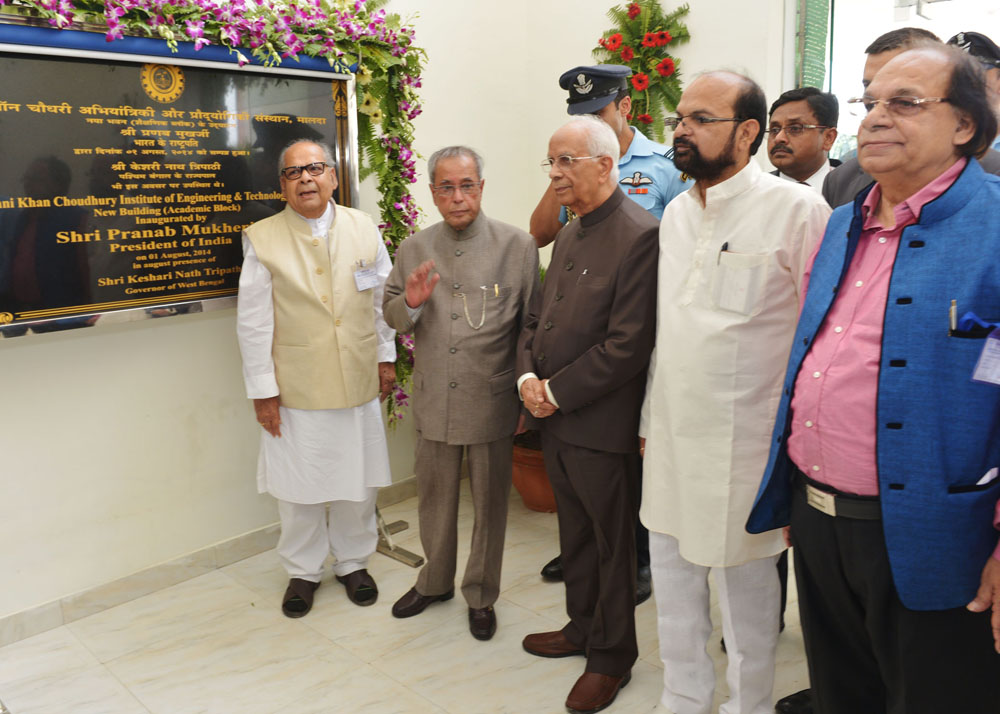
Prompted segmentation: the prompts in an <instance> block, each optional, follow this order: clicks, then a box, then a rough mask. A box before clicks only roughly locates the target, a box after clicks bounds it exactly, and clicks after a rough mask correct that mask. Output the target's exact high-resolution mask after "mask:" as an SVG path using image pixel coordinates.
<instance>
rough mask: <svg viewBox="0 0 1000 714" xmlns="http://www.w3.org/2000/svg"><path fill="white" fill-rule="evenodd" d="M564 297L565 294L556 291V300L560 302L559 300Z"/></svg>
mask: <svg viewBox="0 0 1000 714" xmlns="http://www.w3.org/2000/svg"><path fill="white" fill-rule="evenodd" d="M562 299H563V294H562V293H556V302H558V301H559V300H562Z"/></svg>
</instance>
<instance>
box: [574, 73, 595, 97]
mask: <svg viewBox="0 0 1000 714" xmlns="http://www.w3.org/2000/svg"><path fill="white" fill-rule="evenodd" d="M593 88H594V83H593V82H591V81H590V80H589V79H587V75H585V74H578V75H576V84H574V85H573V89H575V90H576V93H577V94H590V90H591V89H593Z"/></svg>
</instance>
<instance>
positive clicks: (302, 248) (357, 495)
mask: <svg viewBox="0 0 1000 714" xmlns="http://www.w3.org/2000/svg"><path fill="white" fill-rule="evenodd" d="M278 168H279V173H280V180H281V190H282V193H283V195H284V197H285V199H286V201H287V202H288V204H287V206H286V207H285V210H284V211H282V212H281V213H278V214H276V215H274V216H271V217H269V218H265V219H264V220H261V221H257V222H256V223H254V224H253V225H251V226H248V227H247V229H246V230H245V231H244V233H243V252H244V260H243V270H242V272H241V274H240V290H239V298H238V306H237V326H236V329H237V336H238V338H239V343H240V352H241V353H242V355H243V375H244V381H245V383H246V389H247V396H248V397H249V398H251V399H253V403H254V411H255V412H256V416H257V421H258V423H259V424H260V425H261V428H262V429H263V432H262V433H261V446H260V458H259V462H258V467H257V487H258V489H259V491H260V492H261V493H264V492H267V493H270V494H271V495H272V496H274V497H275V498H277V499H278V514H279V516H280V518H281V537H280V539H279V541H278V548H277V551H278V557H279V559H280V560H281V563H282V565H283V566H284V567H285V569H286V570H287V571H288V575H289V585H288V589H287V590H286V592H285V595H284V598H283V600H282V606H281V609H282V612H283V613H284V614H285V615H286V616H288V617H302V616H303V615H305V614H307V613H308V612H309V610H310V609H311V608H312V603H313V594H314V592H315V590H316V588H318V587H319V583H320V579H321V577H322V574H323V562H324V560H326V557H327V556H328V555H329V554H330V553H331V552H332V553H333V555H334V557H335V558H336V563H334V565H333V572H334V575H335V576H336V579H337V580H338V581H339V582H341V583H343V584H344V586H345V587H346V590H347V596H348V597H349V598H350V600H351V601H352V602H354V603H355V604H357V605H363V606H364V605H372V604H374V602H375V600H376V599H377V598H378V588H377V587H376V585H375V581H374V580H373V579H372V577H371V576H370V575H369V574H368V571H367V569H366V567H367V562H368V558H369V557H370V556H371V555H372V554H373V553H374V552H375V547H376V545H377V542H378V534H377V530H376V525H375V496H376V494H377V492H378V488H379V487H380V486H388V485H389V483H390V471H389V456H388V452H387V450H386V439H385V427H384V426H383V423H382V415H381V409H380V407H379V401H380V400H381V399H385V397H386V396H388V394H389V390H391V389H392V385H393V383H394V381H395V369H394V365H393V362H394V361H395V357H396V350H395V345H394V338H395V332H394V331H393V330H392V328H390V327H388V326H387V325H386V324H385V321H384V320H383V319H382V292H383V287H384V284H385V279H386V277H387V276H388V275H389V271H390V270H391V269H392V264H391V262H390V260H389V255H388V253H387V252H386V249H385V244H384V243H383V242H382V238H381V236H380V235H379V232H378V229H377V228H376V226H375V223H374V222H373V221H372V219H371V218H370V217H369V216H368V215H366V214H364V213H362V212H361V211H357V210H355V209H352V208H347V207H345V206H339V205H336V204H335V203H334V202H333V201H332V200H331V199H332V198H333V192H334V190H335V189H336V188H337V177H336V174H335V173H334V160H333V158H332V154H331V153H330V150H329V148H327V147H326V146H324V145H322V144H318V143H316V142H313V141H296V142H293V143H291V144H289V145H288V146H287V147H286V148H285V150H284V151H282V152H281V156H280V157H279V160H278ZM328 511H329V515H328Z"/></svg>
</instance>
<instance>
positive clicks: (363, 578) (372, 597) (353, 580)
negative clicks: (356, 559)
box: [337, 568, 378, 607]
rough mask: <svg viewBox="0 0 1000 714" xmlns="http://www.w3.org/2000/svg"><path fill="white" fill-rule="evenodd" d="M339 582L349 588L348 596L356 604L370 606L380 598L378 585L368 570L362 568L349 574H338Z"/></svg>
mask: <svg viewBox="0 0 1000 714" xmlns="http://www.w3.org/2000/svg"><path fill="white" fill-rule="evenodd" d="M337 582H338V583H342V584H343V586H344V587H345V588H346V589H347V597H348V599H349V600H350V601H351V602H353V603H354V604H355V605H360V606H361V607H368V606H369V605H374V604H375V601H376V600H378V587H377V586H376V585H375V580H374V579H373V578H372V576H371V575H369V574H368V571H367V570H365V569H364V568H362V569H361V570H355V571H354V572H353V573H348V574H347V575H338V576H337Z"/></svg>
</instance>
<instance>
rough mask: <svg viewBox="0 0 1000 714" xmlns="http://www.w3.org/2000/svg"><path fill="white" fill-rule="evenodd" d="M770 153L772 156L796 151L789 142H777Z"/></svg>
mask: <svg viewBox="0 0 1000 714" xmlns="http://www.w3.org/2000/svg"><path fill="white" fill-rule="evenodd" d="M769 153H770V154H771V156H774V155H775V154H791V153H794V152H793V151H792V149H791V147H790V146H789V145H788V144H777V145H775V146H774V147H772V148H771V151H770V152H769Z"/></svg>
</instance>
